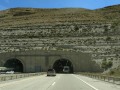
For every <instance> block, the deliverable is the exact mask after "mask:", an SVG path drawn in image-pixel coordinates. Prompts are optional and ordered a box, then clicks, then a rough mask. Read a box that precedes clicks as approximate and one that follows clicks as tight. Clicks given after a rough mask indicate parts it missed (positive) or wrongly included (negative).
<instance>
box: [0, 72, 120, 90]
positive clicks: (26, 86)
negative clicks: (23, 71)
mask: <svg viewBox="0 0 120 90" xmlns="http://www.w3.org/2000/svg"><path fill="white" fill-rule="evenodd" d="M0 90H120V85H115V84H111V83H107V82H103V81H100V80H95V79H92V78H88V77H85V76H80V75H74V74H57V76H55V77H47V76H46V75H41V76H35V77H29V78H24V79H19V80H11V81H5V82H1V83H0Z"/></svg>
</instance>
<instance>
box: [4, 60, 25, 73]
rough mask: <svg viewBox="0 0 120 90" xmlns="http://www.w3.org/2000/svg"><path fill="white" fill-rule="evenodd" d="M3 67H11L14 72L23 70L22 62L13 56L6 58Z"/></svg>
mask: <svg viewBox="0 0 120 90" xmlns="http://www.w3.org/2000/svg"><path fill="white" fill-rule="evenodd" d="M4 67H7V68H11V69H13V70H14V71H15V72H23V64H22V62H21V61H20V60H18V59H15V58H14V59H9V60H7V61H6V63H5V64H4Z"/></svg>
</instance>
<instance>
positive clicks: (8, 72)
mask: <svg viewBox="0 0 120 90" xmlns="http://www.w3.org/2000/svg"><path fill="white" fill-rule="evenodd" d="M6 74H14V71H7V72H6Z"/></svg>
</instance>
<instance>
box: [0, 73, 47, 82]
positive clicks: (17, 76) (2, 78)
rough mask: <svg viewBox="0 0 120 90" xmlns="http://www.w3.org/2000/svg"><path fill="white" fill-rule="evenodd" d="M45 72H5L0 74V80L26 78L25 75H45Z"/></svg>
mask: <svg viewBox="0 0 120 90" xmlns="http://www.w3.org/2000/svg"><path fill="white" fill-rule="evenodd" d="M43 74H45V72H41V73H24V74H5V75H2V74H1V75H0V81H7V80H13V79H19V78H25V77H31V76H39V75H43Z"/></svg>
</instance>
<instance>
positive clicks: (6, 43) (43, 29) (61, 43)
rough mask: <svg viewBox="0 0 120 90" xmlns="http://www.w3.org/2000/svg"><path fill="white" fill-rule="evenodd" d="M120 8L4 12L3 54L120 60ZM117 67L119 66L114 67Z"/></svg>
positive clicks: (0, 28)
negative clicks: (30, 52) (59, 53)
mask: <svg viewBox="0 0 120 90" xmlns="http://www.w3.org/2000/svg"><path fill="white" fill-rule="evenodd" d="M119 7H120V5H116V6H111V7H106V8H103V9H98V10H87V9H32V8H24V9H22V8H13V9H9V10H5V11H0V38H1V39H0V43H1V44H0V53H3V52H12V51H21V50H22V51H24V50H34V49H42V50H68V51H79V52H89V53H92V55H93V60H95V61H97V62H98V63H101V61H102V59H105V58H106V59H107V60H108V61H109V60H116V62H114V63H118V62H117V61H119V59H120V55H119V53H120V36H119V35H120V27H119V21H120V17H119V15H120V8H119ZM114 65H116V64H114Z"/></svg>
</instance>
